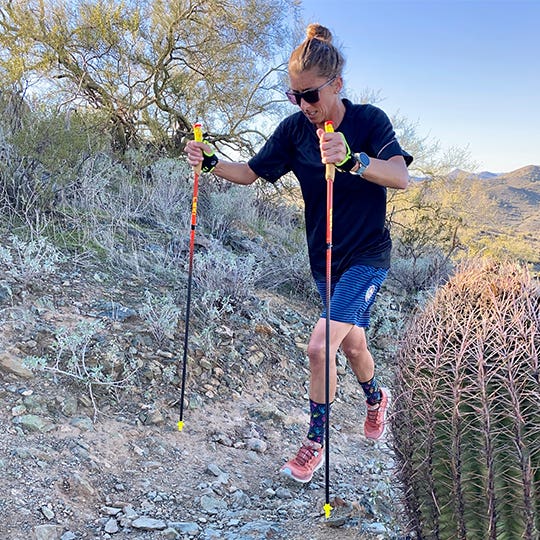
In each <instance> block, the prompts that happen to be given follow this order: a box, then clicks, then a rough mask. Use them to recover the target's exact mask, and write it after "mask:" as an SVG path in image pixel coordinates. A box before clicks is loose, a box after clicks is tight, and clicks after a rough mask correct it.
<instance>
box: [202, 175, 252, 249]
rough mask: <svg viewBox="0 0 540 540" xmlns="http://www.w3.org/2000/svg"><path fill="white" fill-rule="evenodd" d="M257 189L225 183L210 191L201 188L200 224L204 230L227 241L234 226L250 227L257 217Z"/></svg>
mask: <svg viewBox="0 0 540 540" xmlns="http://www.w3.org/2000/svg"><path fill="white" fill-rule="evenodd" d="M255 198H256V193H255V190H253V189H249V188H246V187H245V186H243V187H242V186H234V185H225V186H221V188H220V189H215V190H213V191H210V190H209V189H208V188H207V189H206V190H205V189H204V187H203V188H202V189H201V199H200V224H201V228H202V230H203V231H204V232H205V233H206V234H209V235H211V236H213V237H214V238H216V239H217V240H220V241H221V242H224V243H226V241H227V239H228V237H229V236H230V234H231V232H232V230H233V227H234V226H236V228H246V227H250V226H251V225H252V223H253V222H254V220H255V217H256V207H255Z"/></svg>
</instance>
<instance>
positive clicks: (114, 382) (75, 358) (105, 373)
mask: <svg viewBox="0 0 540 540" xmlns="http://www.w3.org/2000/svg"><path fill="white" fill-rule="evenodd" d="M104 330H105V327H104V324H103V323H102V322H101V321H87V320H81V321H79V322H78V323H77V324H76V326H75V327H73V328H66V327H60V328H58V329H56V330H55V332H54V338H55V339H54V343H53V346H52V351H51V354H50V355H46V356H42V357H36V356H31V357H27V358H25V362H24V363H25V365H26V366H28V367H29V368H31V369H33V370H38V371H45V372H47V373H50V374H52V375H53V376H54V377H59V378H63V379H67V380H72V381H75V382H76V383H77V384H80V385H82V386H83V387H84V388H85V389H86V390H87V392H88V396H89V398H90V400H91V403H92V405H93V408H94V421H95V420H96V419H97V415H98V413H99V406H98V401H97V397H96V390H97V389H99V388H101V389H106V390H115V389H120V388H125V387H127V386H129V384H130V383H131V381H132V380H133V378H134V376H135V374H136V372H137V367H136V366H135V364H134V362H132V361H131V360H130V359H129V358H128V357H126V356H125V355H124V354H123V353H122V352H121V350H120V348H119V347H118V345H116V344H115V343H110V344H108V346H105V347H104V346H103V343H102V342H100V343H99V346H96V344H97V343H98V342H99V341H100V340H99V337H100V335H102V334H103V332H104Z"/></svg>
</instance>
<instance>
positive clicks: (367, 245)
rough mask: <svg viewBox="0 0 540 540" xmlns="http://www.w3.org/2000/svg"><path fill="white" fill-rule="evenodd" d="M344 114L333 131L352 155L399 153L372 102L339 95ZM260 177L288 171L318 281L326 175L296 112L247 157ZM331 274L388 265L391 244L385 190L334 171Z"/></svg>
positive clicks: (322, 264) (313, 138)
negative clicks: (299, 196) (301, 202)
mask: <svg viewBox="0 0 540 540" xmlns="http://www.w3.org/2000/svg"><path fill="white" fill-rule="evenodd" d="M343 103H344V104H345V116H344V118H343V121H342V122H341V124H340V125H339V126H338V128H337V130H338V131H340V132H341V133H343V135H344V136H345V138H346V140H347V142H348V144H349V147H350V148H351V151H352V152H353V153H357V152H365V153H366V154H367V155H368V156H370V157H374V158H378V159H384V160H387V159H389V158H391V157H392V156H396V155H397V156H400V155H402V156H404V158H405V160H406V162H407V165H409V164H410V163H411V162H412V157H411V156H409V155H408V154H407V153H406V152H404V151H403V150H402V149H401V147H400V145H399V143H398V141H397V139H396V136H395V133H394V129H393V127H392V124H391V123H390V120H389V119H388V117H387V116H386V114H385V113H384V112H383V111H382V110H381V109H379V108H377V107H374V106H373V105H353V104H352V103H351V102H350V101H348V100H346V99H344V100H343ZM249 166H250V167H251V169H252V170H253V171H254V172H255V174H257V175H258V176H260V177H261V178H264V179H265V180H268V181H269V182H272V183H273V182H276V181H277V180H278V179H279V178H280V177H282V176H283V175H284V174H286V173H288V172H291V171H292V172H293V173H294V175H295V176H296V178H297V179H298V181H299V182H300V187H301V190H302V196H303V198H304V203H305V220H306V236H307V243H308V251H309V259H310V264H311V271H312V273H313V276H314V277H315V279H323V278H324V276H325V268H326V179H325V166H324V164H323V163H322V162H321V154H320V150H319V139H318V137H317V133H316V127H315V126H314V125H313V124H312V123H311V122H310V121H309V120H308V119H307V118H306V117H305V116H304V114H303V113H302V112H301V111H299V112H297V113H295V114H293V115H291V116H289V117H287V118H286V119H285V120H283V121H282V122H281V123H280V124H279V125H278V127H277V128H276V130H275V131H274V133H273V134H272V136H271V137H270V138H269V139H268V141H267V142H266V144H265V145H264V146H263V147H262V148H261V150H260V151H259V152H258V153H257V155H255V156H254V157H253V158H251V159H250V161H249ZM332 217H333V220H332V227H333V231H332V244H333V245H332V275H334V276H336V277H337V276H339V275H341V274H343V272H345V271H346V270H347V269H348V268H350V267H351V266H352V265H355V264H365V265H369V266H374V267H378V268H388V267H389V265H390V251H391V248H392V243H391V240H390V234H389V232H388V229H387V228H386V226H385V221H386V188H384V187H382V186H379V185H377V184H374V183H372V182H369V181H367V180H364V179H363V178H362V177H360V176H357V175H353V174H350V173H341V172H339V171H336V176H335V181H334V188H333V216H332Z"/></svg>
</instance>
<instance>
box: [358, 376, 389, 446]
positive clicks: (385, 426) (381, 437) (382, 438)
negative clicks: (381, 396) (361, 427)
mask: <svg viewBox="0 0 540 540" xmlns="http://www.w3.org/2000/svg"><path fill="white" fill-rule="evenodd" d="M383 389H384V391H385V393H386V409H385V410H384V417H383V430H382V431H381V434H380V435H379V436H378V437H369V436H368V435H366V433H365V432H364V436H365V438H366V439H367V440H368V441H379V442H380V441H385V440H386V432H387V429H388V420H387V418H388V409H389V408H390V403H391V401H392V394H391V393H390V390H389V389H388V388H385V387H383Z"/></svg>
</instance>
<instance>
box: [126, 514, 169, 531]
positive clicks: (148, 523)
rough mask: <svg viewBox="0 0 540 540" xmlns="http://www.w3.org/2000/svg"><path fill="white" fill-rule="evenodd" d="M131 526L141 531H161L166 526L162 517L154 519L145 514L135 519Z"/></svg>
mask: <svg viewBox="0 0 540 540" xmlns="http://www.w3.org/2000/svg"><path fill="white" fill-rule="evenodd" d="M131 526H132V527H133V528H134V529H140V530H142V531H162V530H163V529H166V528H167V524H166V523H165V522H164V521H163V520H162V519H154V518H150V517H146V516H142V517H139V518H137V519H135V520H134V521H133V522H132V523H131Z"/></svg>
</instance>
